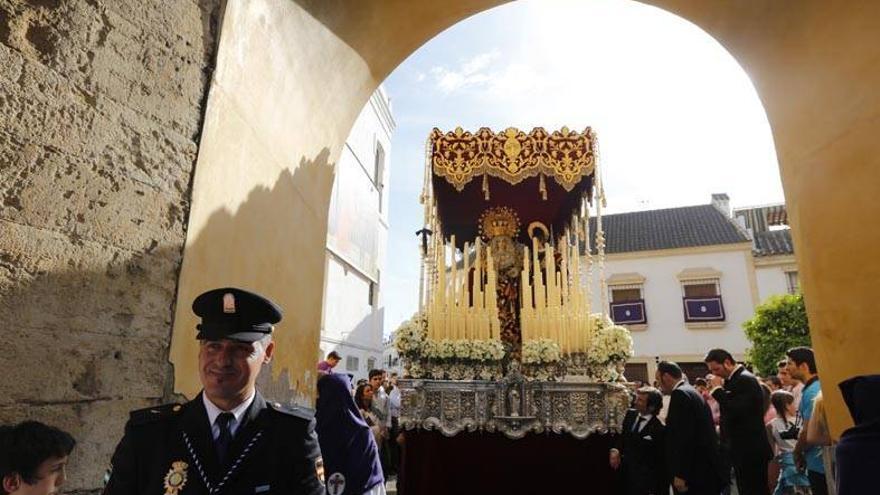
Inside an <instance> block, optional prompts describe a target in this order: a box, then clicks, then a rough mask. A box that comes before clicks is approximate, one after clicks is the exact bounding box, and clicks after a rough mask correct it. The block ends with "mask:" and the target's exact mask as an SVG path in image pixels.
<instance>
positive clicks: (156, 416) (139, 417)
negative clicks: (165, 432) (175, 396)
mask: <svg viewBox="0 0 880 495" xmlns="http://www.w3.org/2000/svg"><path fill="white" fill-rule="evenodd" d="M182 409H183V406H182V405H180V404H164V405H161V406H154V407H147V408H145V409H137V410H135V411H132V412H131V413H130V414H129V417H128V423H129V425H132V426H134V425H143V424H147V423H153V422H156V421H160V420H163V419H166V418H170V417H173V416H176V415H177V414H178V413H179V412H180V411H181V410H182Z"/></svg>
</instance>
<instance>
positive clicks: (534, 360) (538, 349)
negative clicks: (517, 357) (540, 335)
mask: <svg viewBox="0 0 880 495" xmlns="http://www.w3.org/2000/svg"><path fill="white" fill-rule="evenodd" d="M561 356H562V354H560V352H559V344H558V343H557V342H556V341H554V340H550V339H538V340H530V341H528V342H526V343H525V344H523V346H522V362H523V363H525V364H546V363H555V362H558V361H559V359H560V357H561Z"/></svg>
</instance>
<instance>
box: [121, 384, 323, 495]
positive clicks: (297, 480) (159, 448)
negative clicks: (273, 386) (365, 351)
mask: <svg viewBox="0 0 880 495" xmlns="http://www.w3.org/2000/svg"><path fill="white" fill-rule="evenodd" d="M320 455H321V453H320V449H319V448H318V441H317V437H316V435H315V421H314V419H312V418H311V415H310V414H307V413H305V412H302V411H298V410H292V409H286V408H283V407H281V406H280V405H279V404H268V403H266V401H265V400H264V399H263V397H262V396H261V395H260V393H259V392H257V394H256V396H255V397H254V401H253V403H252V404H251V406H250V407H249V408H248V410H247V412H246V413H245V415H244V416H243V417H242V423H241V425H240V426H239V427H238V430H237V431H236V433H235V437H234V438H233V440H232V443H231V444H230V446H229V450H228V453H227V455H226V458H227V461H226V462H225V464H224V465H222V466H221V465H220V463H219V461H218V460H217V454H216V450H215V447H214V441H213V436H212V435H211V427H210V424H209V421H208V413H207V412H206V411H205V405H204V403H203V402H202V397H201V395H199V397H196V399H195V400H192V401H190V402H187V403H186V404H182V405H177V404H170V405H166V406H160V407H156V408H150V409H143V410H140V411H134V412H132V413H131V419H130V420H129V421H128V424H126V426H125V436H123V438H122V441H120V442H119V445H118V446H117V447H116V452H115V453H114V454H113V462H112V467H111V469H112V471H111V474H110V479H109V482H108V484H107V486H106V488H105V489H104V493H105V494H113V495H122V494H125V495H134V494H157V493H158V494H162V493H173V494H175V495H176V494H179V495H190V494H244V493H248V494H251V493H253V494H260V493H267V494H276V493H278V494H281V493H283V494H305V495H318V494H323V493H324V485H323V484H322V481H323V480H319V470H322V469H323V467H322V465H321V460H320ZM321 475H323V473H321Z"/></svg>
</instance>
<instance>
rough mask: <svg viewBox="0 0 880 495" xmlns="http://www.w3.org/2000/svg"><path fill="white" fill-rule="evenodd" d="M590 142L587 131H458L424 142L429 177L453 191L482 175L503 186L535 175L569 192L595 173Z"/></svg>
mask: <svg viewBox="0 0 880 495" xmlns="http://www.w3.org/2000/svg"><path fill="white" fill-rule="evenodd" d="M595 141H596V140H595V135H594V134H593V131H592V129H590V128H589V127H588V128H586V129H585V130H584V132H582V133H578V132H575V131H571V130H569V129H568V128H567V127H563V128H562V129H560V130H558V131H554V132H553V133H552V134H548V133H547V131H545V130H544V129H543V128H542V127H536V128H534V129H532V132H530V133H529V134H526V133H525V132H523V131H520V130H519V129H516V128H513V127H510V128H508V129H505V130H504V132H500V133H493V132H492V130H491V129H489V128H487V127H482V128H480V130H478V131H477V132H476V133H474V134H472V133H470V132H466V131H464V130H463V129H462V128H461V127H456V128H455V131H453V132H447V133H446V134H443V133H442V132H441V131H440V130H439V129H437V128H435V129H434V130H433V131H432V132H431V137H430V142H431V159H432V162H433V164H434V173H435V174H436V175H438V176H440V177H443V178H445V179H446V180H447V181H448V182H449V183H450V184H452V185H453V186H454V187H455V189H457V190H458V191H461V190H462V189H464V186H465V185H467V183H469V182H470V181H471V180H472V179H473V178H474V177H476V176H479V175H484V174H485V175H491V176H493V177H498V178H500V179H503V180H505V181H506V182H508V183H509V184H518V183H519V182H521V181H522V180H523V179H527V178H529V177H535V176H536V175H539V174H541V175H546V176H548V177H551V178H553V179H554V180H556V182H557V183H558V184H559V185H560V186H562V187H563V188H564V189H565V190H566V191H571V190H572V189H573V188H574V186H575V185H577V183H578V182H580V181H581V179H582V178H583V177H586V176H589V175H590V174H592V173H593V170H594V169H595V166H596V146H595ZM484 189H485V186H484Z"/></svg>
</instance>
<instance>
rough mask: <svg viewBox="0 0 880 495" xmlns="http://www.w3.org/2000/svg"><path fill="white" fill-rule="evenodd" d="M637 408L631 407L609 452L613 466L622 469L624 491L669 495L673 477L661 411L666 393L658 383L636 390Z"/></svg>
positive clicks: (631, 493) (628, 492)
mask: <svg viewBox="0 0 880 495" xmlns="http://www.w3.org/2000/svg"><path fill="white" fill-rule="evenodd" d="M634 405H635V409H630V410H629V411H627V413H626V416H625V417H624V418H623V427H622V429H621V432H620V435H618V436H617V437H616V438H615V441H614V448H612V449H611V452H610V453H609V463H610V465H611V468H612V469H620V473H621V478H622V481H623V490H622V491H621V493H624V494H626V495H668V494H669V479H668V477H667V476H666V463H665V460H664V447H663V435H664V426H663V423H661V422H660V420H659V419H658V418H657V414H658V413H659V412H660V410H661V409H662V408H663V394H661V393H660V391H659V390H657V389H656V388H654V387H642V388H640V389H638V390H637V391H636V400H635V404H634Z"/></svg>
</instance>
